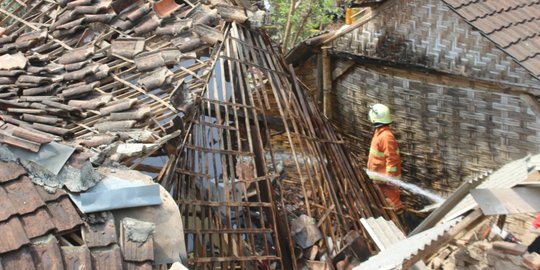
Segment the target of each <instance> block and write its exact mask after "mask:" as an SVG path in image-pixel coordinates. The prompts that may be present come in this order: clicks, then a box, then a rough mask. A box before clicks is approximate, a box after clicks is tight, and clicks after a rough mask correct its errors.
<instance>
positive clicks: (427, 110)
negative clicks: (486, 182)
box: [332, 61, 540, 193]
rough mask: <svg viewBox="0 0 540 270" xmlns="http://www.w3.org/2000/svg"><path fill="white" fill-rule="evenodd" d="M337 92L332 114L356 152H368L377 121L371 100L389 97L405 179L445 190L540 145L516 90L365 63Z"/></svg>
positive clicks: (538, 123) (539, 132) (537, 122)
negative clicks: (448, 81) (371, 115)
mask: <svg viewBox="0 0 540 270" xmlns="http://www.w3.org/2000/svg"><path fill="white" fill-rule="evenodd" d="M335 64H336V65H337V68H339V67H340V66H344V65H346V63H345V62H343V61H337V62H335ZM333 91H334V92H333V96H332V98H333V99H334V100H333V102H332V104H333V111H334V116H333V119H332V121H333V122H335V123H336V124H337V126H338V127H340V128H341V129H342V130H344V131H345V133H347V134H351V135H353V136H355V137H357V138H358V142H357V144H355V145H353V146H352V147H351V149H353V151H354V152H356V153H358V154H359V155H360V156H361V157H367V154H368V153H367V151H368V148H369V141H370V139H371V136H372V128H371V126H370V124H369V123H368V121H367V112H368V107H367V105H368V104H374V103H377V102H382V103H385V104H387V105H388V106H389V107H390V108H391V109H392V110H393V113H394V118H395V123H394V124H393V129H394V130H395V133H396V134H397V137H398V141H399V143H400V148H401V152H402V157H403V176H404V179H405V180H407V181H412V182H418V183H421V184H422V185H424V186H428V187H431V188H433V189H435V190H438V191H440V192H442V193H445V192H446V191H451V190H452V189H454V188H456V187H457V186H459V184H460V183H461V181H462V180H463V179H465V178H466V177H467V176H470V175H474V174H475V173H476V172H478V171H482V170H485V169H487V168H498V167H500V165H502V164H505V163H507V162H509V161H511V160H514V159H517V158H521V157H523V156H525V155H526V154H527V153H538V152H540V118H538V117H536V115H535V114H534V112H532V110H531V109H530V108H529V106H528V105H527V104H525V103H524V102H523V101H522V100H521V99H520V98H519V96H512V95H507V94H502V93H495V92H488V91H480V90H475V89H471V88H456V87H449V86H447V85H444V84H437V83H426V82H421V81H417V80H413V79H409V78H405V77H397V76H390V75H387V74H383V73H379V72H378V71H375V70H371V69H369V68H365V67H361V66H355V67H354V68H352V69H351V70H350V71H349V72H348V73H347V74H346V75H344V76H343V77H341V78H340V79H339V80H337V81H335V82H334V89H333Z"/></svg>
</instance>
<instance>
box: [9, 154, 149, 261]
mask: <svg viewBox="0 0 540 270" xmlns="http://www.w3.org/2000/svg"><path fill="white" fill-rule="evenodd" d="M0 172H2V176H1V177H0V178H1V179H0V237H1V239H2V241H0V269H17V268H18V269H62V268H63V267H64V266H65V267H66V269H79V267H82V268H81V269H102V268H103V269H123V267H124V266H126V267H127V268H126V269H151V262H152V260H153V248H152V247H153V240H152V238H151V237H150V238H149V239H148V240H146V242H145V243H143V244H142V245H139V246H135V245H133V243H131V241H129V240H125V241H119V240H118V237H119V236H118V233H117V232H116V228H115V225H114V219H113V216H112V214H110V213H104V214H103V215H102V216H104V217H105V219H104V221H102V222H97V223H95V224H89V223H87V222H83V220H82V218H81V215H80V214H79V213H78V212H77V210H76V208H75V206H74V204H73V203H72V202H71V200H70V199H69V197H68V196H67V193H66V192H64V191H63V190H61V189H57V190H56V191H55V192H54V193H50V192H49V191H47V190H45V188H43V187H41V186H38V185H35V184H33V183H32V181H30V179H29V178H28V176H26V175H25V173H26V172H25V170H24V168H23V167H22V166H20V165H18V164H16V163H14V162H2V161H0ZM81 225H83V226H81ZM82 227H84V228H83V230H82V241H83V242H81V243H80V244H82V245H80V246H73V245H71V244H69V245H68V244H66V243H65V242H63V241H60V240H59V238H57V236H58V235H63V234H64V233H72V232H74V231H76V230H78V229H81V228H82ZM120 246H125V247H129V248H130V254H146V256H144V257H143V258H134V259H131V260H130V261H127V260H126V261H124V259H123V257H122V253H121V248H120ZM148 254H150V255H148ZM132 257H133V256H132ZM100 267H102V268H100Z"/></svg>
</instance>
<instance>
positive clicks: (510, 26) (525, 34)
mask: <svg viewBox="0 0 540 270" xmlns="http://www.w3.org/2000/svg"><path fill="white" fill-rule="evenodd" d="M443 1H444V2H445V3H447V4H448V6H450V8H451V9H452V10H453V11H454V12H456V13H457V14H458V15H459V16H461V17H462V18H463V19H465V21H467V23H469V24H470V25H472V26H473V27H474V28H476V29H478V31H479V32H480V33H481V34H482V35H483V36H485V37H486V38H488V39H489V40H491V41H492V42H494V43H495V44H496V45H497V47H499V48H500V49H501V50H503V51H504V52H506V53H507V54H508V55H510V56H511V57H512V58H513V59H514V60H515V61H516V62H517V63H519V64H520V65H521V66H523V67H524V68H525V69H526V70H528V71H529V72H530V73H531V74H532V75H533V76H535V77H536V78H540V20H539V19H540V3H539V2H538V1H535V0H519V1H517V0H516V1H480V0H443Z"/></svg>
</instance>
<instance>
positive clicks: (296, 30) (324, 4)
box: [268, 0, 342, 52]
mask: <svg viewBox="0 0 540 270" xmlns="http://www.w3.org/2000/svg"><path fill="white" fill-rule="evenodd" d="M270 6H271V8H270V25H271V26H270V27H269V29H268V32H269V33H270V34H271V36H272V39H273V40H274V41H276V42H277V43H279V44H281V46H282V48H283V50H284V51H285V52H286V51H288V50H289V49H291V48H292V47H294V46H295V45H296V44H297V43H298V42H301V41H302V40H304V39H305V38H307V37H308V36H310V35H313V34H314V33H317V32H318V31H320V30H321V29H323V28H324V26H325V25H326V24H328V23H330V22H331V21H332V19H333V18H336V17H337V16H339V15H341V13H342V11H341V9H340V8H339V7H336V0H270ZM291 7H292V10H291ZM289 13H290V14H289ZM289 19H290V27H289V28H290V30H289V31H287V22H288V20H289Z"/></svg>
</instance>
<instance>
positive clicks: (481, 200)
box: [471, 186, 540, 215]
mask: <svg viewBox="0 0 540 270" xmlns="http://www.w3.org/2000/svg"><path fill="white" fill-rule="evenodd" d="M471 195H472V197H473V198H474V200H475V201H476V203H478V205H480V208H481V209H482V213H484V215H507V214H520V213H537V212H539V211H540V187H532V186H530V187H515V188H495V189H474V190H471Z"/></svg>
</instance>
